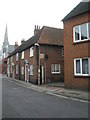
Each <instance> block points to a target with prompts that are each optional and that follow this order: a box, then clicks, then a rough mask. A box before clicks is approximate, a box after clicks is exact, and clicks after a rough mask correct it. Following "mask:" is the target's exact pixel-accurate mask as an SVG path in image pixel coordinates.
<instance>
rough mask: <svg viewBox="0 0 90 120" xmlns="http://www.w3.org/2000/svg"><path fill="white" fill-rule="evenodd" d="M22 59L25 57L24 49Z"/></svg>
mask: <svg viewBox="0 0 90 120" xmlns="http://www.w3.org/2000/svg"><path fill="white" fill-rule="evenodd" d="M22 59H24V51H22Z"/></svg>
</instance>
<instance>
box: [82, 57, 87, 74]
mask: <svg viewBox="0 0 90 120" xmlns="http://www.w3.org/2000/svg"><path fill="white" fill-rule="evenodd" d="M82 73H83V74H88V59H83V60H82Z"/></svg>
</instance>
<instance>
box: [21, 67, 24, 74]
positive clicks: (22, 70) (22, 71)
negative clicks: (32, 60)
mask: <svg viewBox="0 0 90 120" xmlns="http://www.w3.org/2000/svg"><path fill="white" fill-rule="evenodd" d="M21 73H22V75H24V67H22V68H21Z"/></svg>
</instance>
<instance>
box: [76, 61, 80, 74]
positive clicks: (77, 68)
mask: <svg viewBox="0 0 90 120" xmlns="http://www.w3.org/2000/svg"><path fill="white" fill-rule="evenodd" d="M76 73H81V70H80V60H76Z"/></svg>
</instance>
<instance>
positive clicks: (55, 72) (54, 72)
mask: <svg viewBox="0 0 90 120" xmlns="http://www.w3.org/2000/svg"><path fill="white" fill-rule="evenodd" d="M52 74H60V72H54V73H52Z"/></svg>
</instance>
